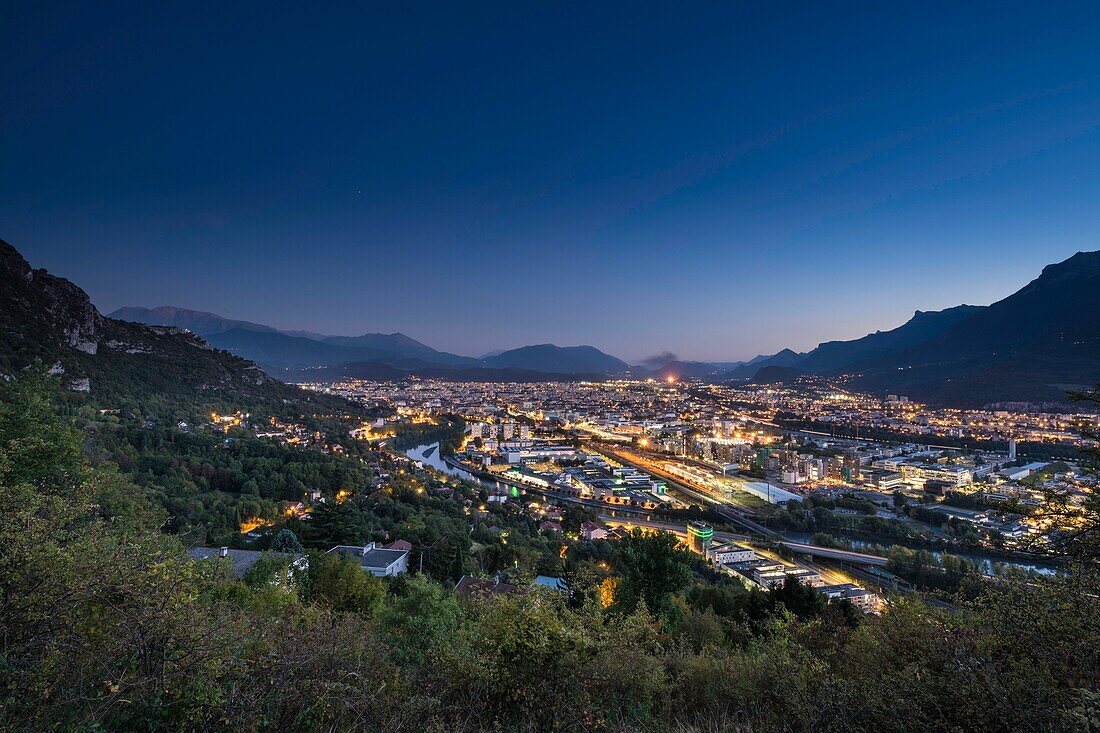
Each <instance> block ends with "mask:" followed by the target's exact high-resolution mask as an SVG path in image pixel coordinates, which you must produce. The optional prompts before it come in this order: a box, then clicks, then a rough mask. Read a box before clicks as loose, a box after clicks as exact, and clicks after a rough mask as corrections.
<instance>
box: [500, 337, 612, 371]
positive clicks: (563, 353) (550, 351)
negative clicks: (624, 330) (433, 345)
mask: <svg viewBox="0 0 1100 733" xmlns="http://www.w3.org/2000/svg"><path fill="white" fill-rule="evenodd" d="M482 363H483V364H484V365H485V366H486V367H489V368H493V369H527V370H531V371H546V372H560V373H563V374H584V373H588V374H618V373H621V372H625V371H627V370H628V369H629V368H630V365H629V364H627V363H626V362H625V361H623V360H622V359H617V358H615V357H614V356H610V355H609V354H605V353H604V352H602V351H600V350H599V349H597V348H596V347H594V346H556V345H554V344H537V345H535V346H522V347H520V348H518V349H510V350H508V351H503V352H501V353H499V354H497V355H496V356H490V357H489V358H487V359H484V360H482Z"/></svg>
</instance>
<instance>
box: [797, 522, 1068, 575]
mask: <svg viewBox="0 0 1100 733" xmlns="http://www.w3.org/2000/svg"><path fill="white" fill-rule="evenodd" d="M780 534H782V535H783V537H785V538H786V539H788V540H790V541H791V542H807V543H808V542H810V540H811V538H812V537H813V535H812V534H810V533H808V532H781V533H780ZM834 536H835V537H836V538H837V539H838V540H840V541H841V542H844V543H846V544H848V545H850V546H851V548H852V549H853V550H855V551H856V552H860V551H862V550H863V549H865V548H867V547H870V546H871V545H880V546H882V547H890V546H892V545H900V546H901V547H905V548H907V549H910V550H923V551H925V552H928V553H931V554H932V555H934V556H935V557H936V558H938V559H942V558H943V556H944V554H945V553H944V552H943V551H942V550H930V549H928V548H926V547H909V546H908V545H906V544H905V543H904V542H898V541H896V540H887V539H884V540H881V541H878V542H876V541H873V540H863V539H857V538H855V537H848V536H846V535H842V534H835V535H834ZM946 554H948V555H954V556H955V557H961V558H963V559H965V560H969V561H970V562H972V563H975V564H976V565H977V566H978V567H980V568H981V569H982V570H984V571H985V572H986V573H989V574H992V573H993V568H994V566H995V565H1002V566H1004V567H1014V568H1019V569H1021V570H1030V571H1033V572H1036V573H1040V574H1042V575H1055V574H1056V573H1057V572H1058V568H1057V567H1055V566H1054V565H1048V564H1045V563H1041V562H1032V561H1031V560H1019V559H1013V558H1010V557H1001V556H999V555H987V554H986V553H984V552H981V551H975V550H959V551H957V552H956V551H954V550H949V551H947V553H946Z"/></svg>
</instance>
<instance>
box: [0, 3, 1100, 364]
mask: <svg viewBox="0 0 1100 733" xmlns="http://www.w3.org/2000/svg"><path fill="white" fill-rule="evenodd" d="M19 5H21V6H22V8H19V7H15V6H14V5H13V4H12V3H6V4H5V5H4V9H3V10H2V11H0V13H2V16H0V42H2V44H3V45H2V48H3V50H4V52H3V63H2V64H0V237H2V238H4V239H6V240H8V241H9V242H11V243H12V244H13V245H15V246H16V247H17V248H19V249H20V250H21V251H22V252H23V253H24V254H25V255H26V256H27V257H28V259H30V260H31V263H32V264H34V265H35V266H39V267H46V268H48V269H49V270H51V271H53V272H55V273H57V274H60V275H63V276H65V277H69V278H70V279H72V280H74V281H75V282H77V283H78V284H80V285H81V286H82V287H84V289H85V290H87V291H88V293H89V294H90V295H91V296H92V299H93V300H94V302H95V303H96V304H97V305H98V306H99V307H100V309H101V310H103V311H104V312H108V311H111V310H113V309H115V308H117V307H119V306H122V305H144V306H156V305H176V306H183V307H190V308H197V309H200V310H208V311H214V312H218V313H221V314H223V315H226V316H230V317H235V318H244V319H248V320H253V321H259V322H261V323H267V324H271V325H274V326H278V327H282V328H295V329H308V330H313V331H321V332H325V333H339V334H357V333H362V332H365V331H385V332H391V331H402V332H404V333H407V334H409V335H410V336H413V337H414V338H418V339H420V340H422V341H425V342H427V343H429V344H431V345H433V346H436V347H437V348H441V349H446V350H450V351H455V352H458V353H464V354H472V355H476V354H480V353H482V352H485V351H488V350H490V349H499V348H510V347H515V346H520V345H523V344H529V343H542V342H553V343H557V344H560V345H572V344H582V343H584V344H592V345H595V346H598V347H600V348H602V349H604V350H605V351H608V352H609V353H612V354H615V355H617V356H620V357H622V358H625V359H628V360H631V361H636V360H640V359H642V358H644V357H646V356H647V355H649V354H652V353H655V352H661V351H665V350H669V351H671V352H673V353H675V354H677V355H679V356H680V357H681V358H694V359H724V360H734V359H741V358H747V357H751V356H753V355H755V354H757V353H760V352H764V353H769V352H772V351H775V350H778V349H779V348H782V347H786V346H789V347H793V348H796V349H799V350H802V349H806V348H810V347H812V346H813V345H815V344H816V343H817V342H818V341H822V340H829V339H836V338H851V337H856V336H860V335H862V334H864V333H866V332H868V331H873V330H876V329H886V328H891V327H893V326H896V325H898V324H899V323H901V322H903V321H904V320H906V319H907V318H908V317H909V316H911V315H912V312H913V311H914V310H915V309H921V310H930V309H937V308H943V307H947V306H952V305H956V304H958V303H963V302H966V303H977V304H983V303H989V302H992V301H994V300H997V299H999V298H1001V297H1003V296H1005V295H1007V294H1009V293H1011V292H1012V291H1014V290H1016V289H1017V288H1019V287H1020V286H1022V285H1023V284H1024V283H1026V282H1027V281H1028V280H1030V279H1032V278H1034V277H1035V276H1036V275H1037V274H1038V273H1039V271H1040V269H1041V268H1042V266H1043V265H1045V264H1047V263H1050V262H1055V261H1059V260H1062V259H1065V258H1066V257H1068V256H1070V255H1072V254H1073V253H1074V252H1076V251H1078V250H1092V249H1098V248H1100V237H1098V236H1097V235H1098V233H1100V127H1098V125H1100V40H1098V39H1100V22H1098V21H1100V10H1098V9H1097V4H1096V3H1082V4H1080V5H1077V6H1074V5H1057V6H1054V5H1051V4H1046V3H1044V4H1037V3H1028V4H1021V5H1017V6H1013V5H1012V4H1006V3H995V4H989V5H979V4H972V3H959V2H951V3H944V4H936V3H927V2H921V3H906V4H902V3H893V2H872V3H864V4H856V3H832V2H829V3H817V2H815V3H806V4H786V3H775V2H751V3H735V2H727V3H668V4H667V5H666V6H665V7H664V8H663V9H661V8H657V7H644V6H643V5H642V4H640V3H624V4H622V5H619V6H617V7H615V6H611V5H601V4H598V3H579V4H575V5H573V4H566V3H553V2H540V3H522V2H505V3H499V4H489V3H470V4H467V3H432V4H417V3H406V2H390V3H377V4H372V3H351V4H348V5H346V6H343V7H340V6H337V5H327V6H326V7H325V8H323V9H321V8H320V7H313V6H312V5H311V4H310V5H309V6H308V7H307V4H304V3H299V4H281V3H262V4H261V3H257V4H256V5H254V6H252V7H248V8H246V7H244V6H243V5H242V4H237V3H224V2H219V3H215V4H209V5H207V4H203V3H196V2H188V3H181V4H178V5H175V6H174V7H173V6H171V5H170V4H168V3H133V4H132V5H129V6H116V5H114V4H111V3H106V2H96V3H80V4H79V5H76V6H71V7H69V6H62V5H58V4H53V3H39V2H35V3H19ZM317 5H318V6H320V5H322V4H317ZM467 5H469V6H472V8H473V9H470V8H468V7H464V6H467ZM595 5H601V7H593V6H595ZM226 6H235V7H232V8H231V7H226Z"/></svg>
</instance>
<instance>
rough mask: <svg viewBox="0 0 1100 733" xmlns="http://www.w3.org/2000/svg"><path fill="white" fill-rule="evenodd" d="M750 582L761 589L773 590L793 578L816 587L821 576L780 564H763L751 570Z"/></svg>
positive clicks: (804, 569)
mask: <svg viewBox="0 0 1100 733" xmlns="http://www.w3.org/2000/svg"><path fill="white" fill-rule="evenodd" d="M751 573H752V575H751V577H752V580H753V582H754V583H756V584H757V585H759V586H760V587H762V588H775V587H776V586H780V585H783V583H785V582H786V581H787V579H788V578H793V579H794V580H797V581H798V582H800V583H805V584H807V585H817V584H818V583H820V582H821V575H820V574H819V573H816V572H814V571H813V570H809V569H807V568H801V567H796V566H793V565H783V564H782V563H775V562H765V563H762V564H760V565H757V566H756V567H754V568H752V571H751Z"/></svg>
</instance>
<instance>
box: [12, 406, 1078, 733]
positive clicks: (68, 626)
mask: <svg viewBox="0 0 1100 733" xmlns="http://www.w3.org/2000/svg"><path fill="white" fill-rule="evenodd" d="M83 437H84V436H83V434H81V433H80V432H79V431H77V430H75V429H74V428H73V427H72V425H71V424H70V423H69V422H68V421H67V420H65V419H62V418H60V417H59V416H58V415H57V413H56V412H55V410H54V407H53V405H52V403H51V401H50V399H49V398H48V395H47V394H46V393H44V392H40V391H34V390H26V389H24V390H18V389H16V390H9V391H8V392H7V393H6V394H5V396H4V402H3V404H2V406H0V728H2V729H4V730H55V729H61V730H86V731H97V730H111V731H148V730H171V731H178V730H185V731H187V730H194V731H222V730H224V731H242V730H243V731H260V730H280V731H288V730H293V731H297V730H305V731H334V730H362V731H395V732H396V731H486V730H488V731H492V730H509V731H517V730H518V731H544V730H545V731H581V730H611V731H615V730H620V731H627V730H631V731H633V730H653V731H667V730H680V731H727V730H728V731H753V732H760V731H911V730H930V731H960V730H982V731H1015V730H1035V731H1080V730H1090V729H1091V730H1096V729H1100V690H1098V685H1100V658H1098V655H1100V603H1098V601H1097V598H1098V597H1100V596H1098V594H1100V583H1098V582H1097V576H1096V574H1095V572H1094V568H1093V567H1092V566H1091V565H1089V564H1082V565H1080V566H1078V567H1077V568H1076V569H1075V570H1074V572H1072V573H1071V574H1070V575H1069V576H1068V577H1066V578H1062V579H1058V580H1044V581H1033V580H1028V581H1026V582H1025V581H1020V582H1016V581H1012V580H1005V581H1003V582H1000V583H998V584H996V585H992V584H989V583H987V582H985V581H982V580H979V579H978V578H977V577H975V576H974V575H969V576H968V577H967V580H966V582H963V583H961V584H960V590H959V596H958V598H957V599H956V601H957V603H958V604H959V607H960V610H959V611H958V612H948V611H944V610H941V609H937V608H930V607H927V606H925V605H923V604H922V603H920V602H919V601H911V600H896V601H894V602H892V603H891V604H890V605H889V607H888V608H887V610H886V611H885V612H884V613H883V614H882V616H881V617H869V618H861V617H859V615H858V614H855V613H854V612H853V610H852V609H851V608H850V607H847V606H844V605H826V604H824V602H823V601H821V600H820V598H819V597H818V596H817V595H816V594H814V593H813V592H811V591H808V590H807V589H805V588H803V587H802V586H798V585H797V584H795V585H789V586H785V587H783V588H780V589H777V590H776V591H773V592H771V593H762V592H750V591H748V590H746V589H745V588H743V587H741V586H740V585H737V584H732V583H729V582H727V581H722V580H721V579H719V578H715V577H712V576H710V575H709V574H708V573H707V571H705V570H704V569H703V568H701V567H700V566H699V565H698V564H695V563H694V561H693V560H692V559H691V558H690V557H689V556H687V555H686V554H685V553H683V551H681V550H679V549H678V548H677V547H676V546H675V543H674V542H673V541H672V540H671V538H670V537H669V536H667V535H656V536H653V537H645V536H642V535H632V536H630V537H628V538H627V539H626V540H625V541H623V542H622V543H618V546H615V547H611V546H609V545H608V543H599V544H598V545H595V544H594V545H592V546H587V547H585V546H582V547H579V548H577V552H576V554H577V557H576V558H574V559H573V560H572V561H569V562H566V563H563V564H562V566H560V567H559V568H557V569H558V570H560V571H561V572H562V573H563V574H566V575H568V577H569V580H570V584H571V591H570V592H569V593H564V594H559V593H554V592H552V591H543V590H539V591H534V590H532V591H528V592H521V593H516V594H513V595H510V596H491V597H484V598H471V599H461V598H459V597H457V596H456V595H455V594H454V593H453V592H452V591H451V590H450V588H451V586H452V584H453V582H454V581H455V580H457V578H458V575H459V574H461V573H463V572H469V571H471V570H479V569H480V570H482V571H483V572H485V573H490V572H500V571H501V570H503V569H504V568H507V566H508V565H512V566H513V568H519V567H520V566H521V565H522V566H524V567H527V566H528V564H529V563H530V562H534V563H535V564H538V563H539V562H549V561H550V559H551V558H552V555H553V552H552V549H553V548H554V547H555V545H556V543H552V542H551V541H550V540H549V539H548V538H546V537H544V536H541V535H539V533H538V532H537V531H535V530H531V531H527V530H525V529H524V525H523V520H521V519H520V518H518V517H507V516H503V515H501V516H492V517H490V516H489V515H485V516H484V517H483V518H482V519H480V520H478V519H476V518H474V519H471V520H469V523H470V524H472V525H473V533H474V538H471V537H470V536H469V534H468V533H467V518H466V515H465V513H464V512H463V511H462V509H461V508H460V507H462V506H463V504H464V498H468V497H465V495H464V494H463V493H462V491H461V490H460V491H458V493H457V494H456V493H455V492H453V491H452V492H451V494H447V493H446V492H445V491H444V489H445V487H439V488H440V490H439V491H438V492H436V491H435V488H437V487H430V488H432V490H433V493H424V494H421V493H419V492H418V491H416V490H415V489H413V488H412V487H411V484H410V485H407V486H406V485H403V483H402V482H403V481H404V480H405V479H403V478H399V477H394V480H393V481H392V482H391V483H390V484H389V485H387V490H388V491H387V492H382V493H379V492H377V491H376V492H374V493H372V494H364V495H362V496H359V497H355V498H354V499H353V500H350V501H347V502H344V503H341V504H338V505H337V504H333V505H332V507H333V508H332V509H330V510H328V511H331V512H332V513H333V514H334V515H335V516H334V517H332V518H324V517H322V518H320V519H321V521H320V523H319V525H320V526H321V527H328V528H335V529H333V531H334V532H335V531H341V532H344V531H346V532H349V533H359V534H356V535H355V536H356V537H360V536H363V533H366V536H372V533H378V534H380V535H382V534H389V535H390V536H402V535H401V532H409V533H414V532H420V531H424V532H430V531H433V530H430V529H428V525H433V526H434V525H435V524H436V523H437V522H438V521H442V520H437V519H431V517H433V516H438V517H443V518H447V522H449V524H448V523H447V522H443V523H442V525H441V526H442V530H441V531H442V535H441V536H442V537H451V538H452V539H453V540H454V541H455V542H459V541H460V540H459V537H458V531H459V529H461V532H462V535H463V537H464V539H462V540H461V542H462V543H464V544H463V545H462V546H460V547H456V548H455V553H454V555H451V554H450V552H449V551H447V552H437V555H439V556H441V557H443V558H445V559H444V560H441V561H440V562H439V563H438V564H435V565H431V566H430V567H427V568H426V569H425V570H426V572H425V573H424V574H423V575H419V574H418V575H411V576H405V577H398V578H395V579H393V580H388V581H385V582H384V581H382V580H378V579H375V578H373V577H370V576H367V575H365V574H364V573H363V572H362V571H361V570H359V568H358V567H357V566H356V565H355V564H354V563H350V562H344V561H340V560H337V559H334V558H333V557H332V556H322V555H319V554H311V555H309V559H310V562H309V566H308V569H304V570H303V569H299V570H297V571H294V570H293V569H292V568H290V567H289V566H288V565H287V560H286V558H284V557H281V556H277V555H271V556H269V557H268V558H267V559H266V560H265V561H264V562H262V563H261V564H259V565H258V566H257V567H256V568H254V570H253V572H250V573H249V574H248V575H246V576H245V578H244V579H242V580H237V579H235V578H233V577H232V575H231V574H230V573H229V572H228V568H227V567H225V566H223V565H221V564H219V563H215V562H208V563H195V562H192V561H190V560H189V559H188V557H187V555H186V554H185V553H184V551H183V545H182V544H181V541H180V539H179V537H178V536H176V535H173V534H169V533H165V532H164V531H163V527H164V524H165V520H166V518H167V514H166V512H165V509H164V507H163V506H161V505H160V503H159V502H158V501H156V500H155V497H154V498H153V499H152V500H151V499H150V497H149V495H148V492H147V491H143V489H142V487H141V486H137V485H135V484H134V483H133V482H132V481H131V479H130V477H129V474H128V473H122V472H119V471H118V470H116V469H114V468H113V465H112V462H110V461H105V460H102V457H99V458H94V460H91V461H90V460H89V457H88V454H89V451H88V450H85V449H84V448H83V447H82V441H83ZM92 453H94V451H92ZM93 457H94V456H93ZM417 488H419V487H417ZM463 490H464V489H463ZM344 515H347V516H344ZM353 515H358V518H359V519H360V520H362V521H361V522H359V523H356V522H354V521H352V519H354V517H353ZM349 517H350V519H349ZM424 517H428V518H429V519H428V520H427V521H425V520H424ZM344 520H347V521H346V522H345V521H344ZM572 520H573V521H576V518H575V517H574V518H572ZM349 522H350V523H349ZM501 525H504V526H505V527H506V528H507V529H506V531H507V532H509V536H508V537H507V538H505V539H506V540H507V541H506V542H503V541H501V538H500V537H499V535H498V534H495V533H493V532H490V531H489V529H490V527H491V526H493V527H497V528H498V529H499V528H500V526H501ZM298 529H299V530H300V534H301V535H302V539H303V541H304V542H305V543H306V544H307V545H309V544H311V543H312V544H314V545H315V546H318V547H323V543H324V542H326V541H329V540H331V539H332V537H324V538H311V537H310V536H309V535H308V533H307V532H306V531H305V528H304V527H300V526H299V527H298ZM406 536H413V537H414V538H416V537H417V536H416V535H406ZM280 542H282V540H280ZM474 545H477V546H480V547H482V548H488V547H497V548H499V549H497V550H494V551H493V552H492V553H488V551H487V550H478V549H477V547H473V546H474ZM280 546H285V545H280ZM512 547H518V548H519V549H518V550H511V549H509V548H512ZM479 552H480V553H481V554H478V553H479ZM505 552H515V553H518V554H515V555H504V554H503V553H505ZM569 554H571V555H572V554H573V551H572V550H571V551H570V553H569ZM490 555H491V556H490ZM446 558H454V559H455V562H453V563H452V562H449V561H447V560H446ZM566 560H568V558H566ZM521 561H522V562H521ZM471 563H472V564H473V565H474V567H471ZM508 579H509V580H511V581H513V582H514V583H515V584H517V585H518V586H519V587H520V588H521V589H526V586H527V583H526V581H527V577H526V576H525V575H524V573H523V572H522V571H521V572H515V573H513V574H512V575H510V576H509V578H508Z"/></svg>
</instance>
